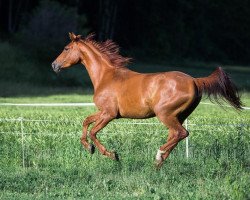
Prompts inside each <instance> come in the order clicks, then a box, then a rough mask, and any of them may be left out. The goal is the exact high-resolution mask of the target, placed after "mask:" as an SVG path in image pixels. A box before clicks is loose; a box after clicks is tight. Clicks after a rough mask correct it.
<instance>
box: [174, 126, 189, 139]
mask: <svg viewBox="0 0 250 200" xmlns="http://www.w3.org/2000/svg"><path fill="white" fill-rule="evenodd" d="M188 135H189V133H188V131H187V130H185V129H183V130H177V131H175V132H174V134H173V137H174V138H175V139H176V140H178V141H179V140H182V139H184V138H186V137H187V136H188Z"/></svg>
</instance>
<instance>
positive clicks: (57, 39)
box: [18, 0, 87, 59]
mask: <svg viewBox="0 0 250 200" xmlns="http://www.w3.org/2000/svg"><path fill="white" fill-rule="evenodd" d="M26 20H27V19H25V21H24V22H23V26H22V28H21V31H20V33H19V35H18V37H19V40H20V42H21V43H23V45H24V47H25V49H26V50H28V51H29V52H33V53H35V55H36V56H38V58H40V59H41V58H43V59H48V58H49V59H51V58H53V57H55V56H56V55H57V54H58V53H59V52H60V50H62V49H63V46H65V45H66V43H67V41H69V40H68V34H67V33H68V32H76V31H80V32H81V33H82V34H84V33H86V31H87V29H86V28H85V26H86V17H85V16H84V15H78V14H77V10H76V8H73V7H67V6H65V5H62V4H60V3H59V2H56V1H48V0H43V1H41V2H40V4H39V6H37V7H36V8H35V9H34V11H33V12H32V14H31V15H30V17H29V18H28V22H27V21H26ZM48 52H49V53H48Z"/></svg>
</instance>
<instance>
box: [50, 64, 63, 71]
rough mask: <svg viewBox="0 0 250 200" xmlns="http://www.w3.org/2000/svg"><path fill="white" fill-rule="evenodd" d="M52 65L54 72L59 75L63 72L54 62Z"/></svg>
mask: <svg viewBox="0 0 250 200" xmlns="http://www.w3.org/2000/svg"><path fill="white" fill-rule="evenodd" d="M51 65H52V69H53V70H54V72H56V73H59V72H60V71H61V66H60V65H58V64H57V63H55V62H53V63H52V64H51Z"/></svg>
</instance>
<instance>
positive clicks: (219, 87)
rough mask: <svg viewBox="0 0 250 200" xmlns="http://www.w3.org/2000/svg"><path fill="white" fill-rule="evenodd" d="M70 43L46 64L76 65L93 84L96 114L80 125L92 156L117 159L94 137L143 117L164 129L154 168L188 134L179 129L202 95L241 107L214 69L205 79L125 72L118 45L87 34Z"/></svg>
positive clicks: (222, 74) (225, 78) (219, 70)
mask: <svg viewBox="0 0 250 200" xmlns="http://www.w3.org/2000/svg"><path fill="white" fill-rule="evenodd" d="M69 36H70V39H71V42H70V43H69V44H68V45H67V46H65V48H64V50H63V52H62V53H61V54H60V55H59V56H58V57H57V59H56V60H55V61H54V62H53V63H52V68H53V70H54V71H55V72H56V73H58V72H59V71H60V70H61V69H63V68H67V67H70V66H72V65H74V64H77V63H82V64H83V65H84V66H85V67H86V69H87V71H88V74H89V76H90V79H91V81H92V83H93V86H94V103H95V105H96V106H97V108H98V110H99V111H98V112H97V113H95V114H93V115H90V116H88V117H87V118H86V119H85V120H84V121H83V134H82V137H81V143H82V145H83V146H84V147H85V148H86V149H87V150H89V152H90V153H91V154H93V153H94V150H95V147H94V146H93V145H92V144H90V143H89V142H88V140H87V134H88V127H89V125H90V124H91V123H94V126H93V127H92V129H91V130H90V132H89V136H90V139H91V140H92V141H93V143H94V145H95V146H96V147H97V148H98V150H99V151H100V152H101V154H103V155H105V156H107V157H109V158H111V159H113V160H119V158H118V155H117V153H116V152H110V151H108V150H106V148H105V147H104V146H103V145H102V144H101V143H100V142H99V140H98V139H97V138H96V134H97V133H98V131H100V130H101V129H102V128H103V127H105V126H106V125H107V124H108V123H109V122H110V121H111V120H113V119H115V118H116V119H117V118H132V119H145V118H150V117H154V116H156V117H157V118H158V119H159V120H160V121H161V122H162V123H163V124H164V125H165V126H166V127H167V128H168V129H169V133H168V138H167V141H166V143H165V144H163V145H162V146H161V147H160V149H159V150H158V151H157V154H156V167H157V168H160V167H161V166H162V164H163V161H164V160H165V159H166V158H167V157H168V156H169V154H170V152H171V151H172V150H173V149H174V148H175V146H176V145H177V144H178V142H179V141H181V140H182V139H184V138H185V137H187V136H188V131H187V130H186V129H185V128H184V127H183V126H182V124H183V122H184V120H185V119H186V118H187V117H188V116H189V115H190V114H191V113H192V111H193V110H194V109H195V108H196V107H197V105H198V104H199V102H200V100H201V97H202V94H203V93H207V94H208V96H210V95H212V96H213V97H214V98H215V100H218V97H222V98H223V99H224V100H226V101H227V102H228V103H229V104H231V105H232V106H233V107H234V108H236V109H237V110H240V109H242V103H241V100H240V97H239V95H238V91H237V89H236V87H235V85H234V84H233V83H232V82H231V80H230V78H229V77H228V76H227V74H226V73H225V72H224V71H223V70H222V68H220V67H218V68H217V69H216V70H215V71H214V72H213V73H212V74H211V75H210V76H208V77H203V78H193V77H191V76H189V75H187V74H184V73H182V72H178V71H172V72H161V73H148V74H143V73H138V72H134V71H131V70H129V69H128V68H126V67H125V66H126V64H128V63H129V61H130V58H125V57H122V56H121V55H119V47H118V45H116V44H115V43H114V42H113V41H111V40H107V41H105V42H96V41H95V40H93V34H91V35H89V36H87V37H86V38H85V39H84V38H82V37H81V36H80V35H77V36H76V35H75V34H73V33H69Z"/></svg>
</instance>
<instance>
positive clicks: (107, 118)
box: [90, 112, 119, 161]
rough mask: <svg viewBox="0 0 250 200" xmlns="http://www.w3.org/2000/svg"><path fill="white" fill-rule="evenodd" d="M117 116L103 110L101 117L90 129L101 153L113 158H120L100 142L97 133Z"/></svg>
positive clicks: (91, 136)
mask: <svg viewBox="0 0 250 200" xmlns="http://www.w3.org/2000/svg"><path fill="white" fill-rule="evenodd" d="M114 118H115V116H114V115H111V114H109V113H106V112H103V113H101V115H100V117H99V119H98V120H97V121H96V123H95V125H94V126H93V128H92V129H91V130H90V139H91V140H92V141H93V142H94V144H95V146H96V147H97V148H98V150H99V151H100V153H101V154H103V155H105V156H107V157H109V158H111V159H113V160H117V161H118V160H119V158H118V155H117V154H116V152H109V151H107V150H106V148H105V147H104V146H103V145H102V144H101V143H100V141H99V140H98V139H97V138H96V134H97V133H98V131H100V130H101V129H102V128H104V127H105V126H106V125H107V124H108V123H109V122H110V121H111V120H112V119H114Z"/></svg>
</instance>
